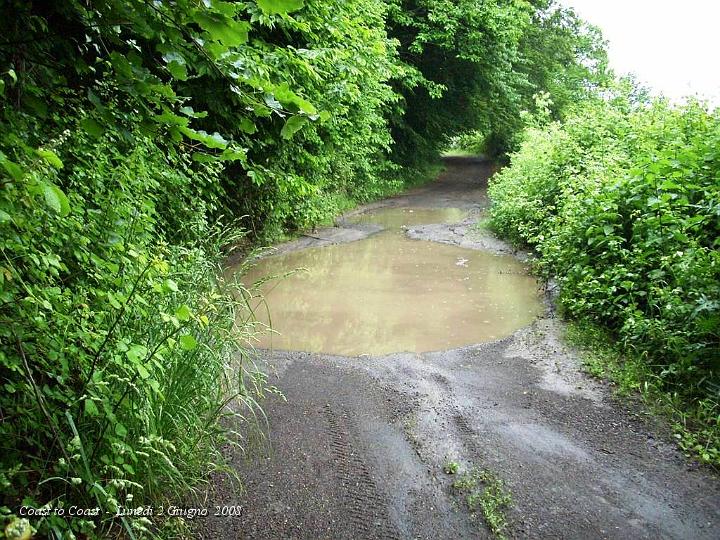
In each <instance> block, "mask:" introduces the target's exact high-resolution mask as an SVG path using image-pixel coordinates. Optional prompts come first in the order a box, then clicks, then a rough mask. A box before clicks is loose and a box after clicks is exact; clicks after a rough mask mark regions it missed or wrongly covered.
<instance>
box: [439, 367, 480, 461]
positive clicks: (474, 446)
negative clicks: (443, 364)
mask: <svg viewBox="0 0 720 540" xmlns="http://www.w3.org/2000/svg"><path fill="white" fill-rule="evenodd" d="M430 378H431V379H432V380H433V381H434V382H435V383H436V384H438V386H440V387H441V388H442V390H443V391H444V392H445V394H446V395H445V396H444V397H445V400H446V402H447V403H449V405H448V406H447V415H448V416H449V418H450V421H451V422H452V424H453V425H454V426H455V431H456V432H457V434H458V438H459V439H460V442H461V443H462V444H463V446H465V448H466V450H468V451H469V452H470V454H472V455H473V458H476V459H477V458H480V457H482V453H483V452H482V447H481V445H480V443H479V442H478V440H477V438H476V435H477V433H476V432H475V430H474V429H473V428H472V426H471V425H470V423H469V422H468V419H467V417H466V416H464V415H463V414H462V411H461V410H460V407H458V405H457V403H456V402H455V399H453V396H454V391H453V388H452V384H451V383H450V379H448V378H447V377H446V376H445V375H443V374H442V373H438V372H433V373H432V374H431V375H430Z"/></svg>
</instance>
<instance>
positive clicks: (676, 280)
mask: <svg viewBox="0 0 720 540" xmlns="http://www.w3.org/2000/svg"><path fill="white" fill-rule="evenodd" d="M490 193H491V196H492V199H493V207H492V225H493V226H494V227H495V228H496V230H498V231H499V232H500V233H501V234H503V235H505V236H507V237H509V238H511V239H513V240H514V241H515V242H517V243H521V244H526V245H529V246H532V247H533V248H535V249H536V250H537V251H538V252H539V254H540V255H541V257H542V258H541V265H542V268H544V270H545V271H546V272H547V273H548V274H549V275H555V276H557V278H558V281H559V284H560V288H561V291H562V292H561V296H560V300H561V303H562V306H563V307H564V308H565V310H566V312H567V313H568V314H569V315H571V316H573V317H577V318H581V319H586V320H587V319H589V320H593V321H595V322H597V323H599V324H601V325H603V326H605V327H607V328H609V329H610V330H611V331H612V332H613V333H614V335H615V336H617V338H619V340H620V343H621V344H622V345H623V346H624V348H625V350H626V351H627V352H628V354H630V355H632V356H633V357H635V358H640V359H642V361H643V364H644V365H645V366H647V368H648V371H649V376H650V377H651V379H652V380H651V381H649V382H651V383H652V384H655V385H658V386H659V387H660V388H662V389H664V390H665V391H667V392H670V393H671V394H673V395H676V396H679V397H680V398H682V399H684V400H685V401H686V402H687V403H690V404H691V405H690V406H691V407H697V408H699V410H701V411H705V412H707V411H713V410H714V411H715V412H714V413H712V412H711V413H710V414H709V415H707V414H705V412H703V413H702V415H703V417H704V420H706V421H707V422H710V423H711V424H712V425H714V426H715V427H714V430H715V431H714V435H713V434H712V433H711V432H712V430H711V431H710V432H707V433H706V435H707V437H706V440H705V441H704V444H701V445H700V447H699V448H697V449H696V450H697V451H698V452H699V453H700V455H701V456H704V457H705V459H707V460H717V459H718V457H719V455H718V448H719V447H720V445H718V442H719V441H720V439H719V438H718V427H719V426H718V411H717V409H718V405H717V404H718V401H720V400H718V396H719V392H720V364H719V362H720V251H719V250H718V248H720V112H719V111H718V110H715V111H714V112H710V111H708V109H707V108H706V107H705V106H703V105H701V104H699V103H694V102H693V103H690V104H688V105H686V106H682V107H678V106H671V105H669V104H668V103H667V102H664V101H660V100H657V101H651V102H648V101H644V100H640V101H638V100H636V99H633V98H632V97H631V96H629V94H628V92H627V89H625V90H624V91H623V90H618V91H616V92H615V94H614V95H606V96H605V99H597V100H594V101H589V102H586V104H585V105H584V106H582V107H580V108H579V109H578V110H576V112H575V113H574V114H572V115H571V116H569V118H567V120H566V121H565V122H563V123H552V124H550V125H548V126H545V127H537V128H532V129H530V130H529V131H528V132H527V133H526V134H525V137H524V142H523V144H522V147H521V149H520V150H519V151H518V152H517V153H515V154H514V155H513V156H512V165H511V166H510V167H508V168H506V169H504V170H503V171H502V172H500V173H499V174H498V175H497V176H496V177H495V178H494V179H493V180H492V182H491V187H490ZM641 382H643V381H641V380H636V381H635V384H640V383H641ZM713 437H714V438H715V440H714V441H711V440H709V439H712V438H713Z"/></svg>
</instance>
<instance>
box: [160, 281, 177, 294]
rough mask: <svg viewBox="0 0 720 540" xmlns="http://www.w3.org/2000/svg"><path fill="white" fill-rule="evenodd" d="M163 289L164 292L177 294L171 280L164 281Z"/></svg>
mask: <svg viewBox="0 0 720 540" xmlns="http://www.w3.org/2000/svg"><path fill="white" fill-rule="evenodd" d="M163 288H164V289H165V290H168V291H171V292H177V291H178V285H177V283H175V281H173V280H172V279H169V278H168V279H166V280H165V282H164V283H163Z"/></svg>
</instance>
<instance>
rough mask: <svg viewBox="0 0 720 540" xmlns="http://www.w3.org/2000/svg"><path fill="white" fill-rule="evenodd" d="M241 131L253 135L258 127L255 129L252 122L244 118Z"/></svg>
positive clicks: (241, 122)
mask: <svg viewBox="0 0 720 540" xmlns="http://www.w3.org/2000/svg"><path fill="white" fill-rule="evenodd" d="M240 129H241V130H242V131H244V132H245V133H247V134H249V135H252V134H253V133H255V132H256V131H257V127H255V124H254V123H253V122H252V120H250V119H249V118H246V117H244V116H243V117H242V118H241V119H240Z"/></svg>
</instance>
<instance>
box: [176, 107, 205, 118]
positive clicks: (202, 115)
mask: <svg viewBox="0 0 720 540" xmlns="http://www.w3.org/2000/svg"><path fill="white" fill-rule="evenodd" d="M180 112H181V113H182V114H184V115H185V116H189V117H191V118H205V117H206V116H207V115H208V113H207V111H200V112H195V109H193V108H192V107H182V108H181V109H180Z"/></svg>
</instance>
